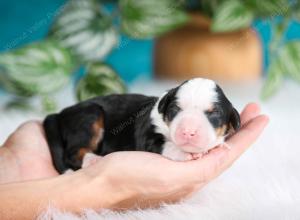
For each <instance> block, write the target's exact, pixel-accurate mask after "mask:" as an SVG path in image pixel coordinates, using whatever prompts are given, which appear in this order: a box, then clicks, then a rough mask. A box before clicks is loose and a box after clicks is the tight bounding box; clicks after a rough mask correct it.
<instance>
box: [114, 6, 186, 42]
mask: <svg viewBox="0 0 300 220" xmlns="http://www.w3.org/2000/svg"><path fill="white" fill-rule="evenodd" d="M181 3H182V1H178V0H177V1H176V0H175V1H174V0H152V1H149V0H120V1H119V7H120V11H121V26H122V30H123V32H125V33H126V34H127V35H129V36H130V37H133V38H151V37H156V36H159V35H161V34H163V33H166V32H168V31H170V30H173V29H174V28H177V27H178V26H180V25H183V24H185V23H186V22H187V20H188V16H187V14H186V13H185V12H184V11H183V10H181Z"/></svg>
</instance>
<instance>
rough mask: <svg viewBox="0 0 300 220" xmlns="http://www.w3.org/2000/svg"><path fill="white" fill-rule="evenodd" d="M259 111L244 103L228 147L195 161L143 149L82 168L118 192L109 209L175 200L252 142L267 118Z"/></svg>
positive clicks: (199, 185)
mask: <svg viewBox="0 0 300 220" xmlns="http://www.w3.org/2000/svg"><path fill="white" fill-rule="evenodd" d="M259 112H260V110H259V107H258V105H256V104H249V105H247V106H246V108H245V109H244V111H243V112H242V113H241V121H242V128H241V129H240V131H239V132H238V133H236V134H234V135H233V136H231V137H230V138H229V139H228V140H227V141H226V144H227V145H229V146H230V147H231V149H228V148H225V147H217V148H215V149H213V150H211V151H210V152H209V153H208V154H207V155H205V156H203V157H202V158H201V159H198V160H193V161H187V162H176V161H171V160H169V159H166V158H164V157H162V156H160V155H158V154H151V153H147V152H116V153H112V154H109V155H107V156H105V157H102V158H101V159H100V160H99V161H98V162H97V163H95V164H94V165H92V166H90V167H88V168H86V169H83V170H85V171H86V172H90V174H91V175H92V176H95V178H97V177H96V176H97V175H98V173H99V171H100V172H101V173H102V175H105V176H106V179H108V182H109V185H111V186H112V189H111V190H112V191H113V190H114V191H115V192H116V194H117V195H119V196H120V195H121V197H119V199H117V200H116V201H119V202H118V203H115V204H113V205H112V206H111V207H110V208H115V209H127V208H134V207H136V208H141V207H155V206H157V205H159V204H161V203H170V202H176V201H179V200H181V199H182V198H185V197H188V196H189V195H191V194H192V193H194V192H195V191H197V190H199V189H201V188H202V187H203V186H205V185H206V184H207V183H209V182H210V181H211V180H212V179H213V178H215V177H217V176H219V175H220V174H221V173H222V172H223V171H225V170H226V169H228V168H229V167H230V166H231V165H232V164H233V162H234V161H235V160H236V159H238V158H239V156H241V154H242V153H243V152H244V151H245V150H246V149H247V148H248V147H250V146H251V144H253V142H254V141H255V140H256V139H257V138H258V136H259V135H260V134H261V132H262V131H263V129H264V127H265V126H266V125H267V123H268V117H267V116H264V115H259ZM99 187H100V185H99ZM99 202H100V201H99Z"/></svg>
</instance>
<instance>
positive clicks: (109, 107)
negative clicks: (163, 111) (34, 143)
mask: <svg viewBox="0 0 300 220" xmlns="http://www.w3.org/2000/svg"><path fill="white" fill-rule="evenodd" d="M156 101H157V97H147V96H143V95H134V94H131V95H109V96H103V97H98V98H94V99H91V100H88V101H85V102H82V103H79V104H77V105H74V106H72V107H69V108H66V109H65V110H63V111H62V112H61V113H59V114H54V115H50V116H48V117H47V118H46V119H45V121H44V127H45V131H46V137H47V140H48V143H49V146H50V151H51V155H52V158H53V163H54V165H55V167H56V169H57V170H58V171H59V172H60V173H63V172H64V171H65V170H66V169H68V168H72V169H74V170H77V169H79V168H80V167H81V163H82V161H80V160H78V158H77V157H76V155H77V153H78V150H79V149H80V148H83V147H87V146H88V145H89V142H90V140H91V138H92V136H93V133H92V130H91V127H92V123H93V122H95V121H96V120H97V118H99V117H103V119H104V127H105V129H104V130H105V131H104V137H103V139H102V140H101V141H100V143H99V145H98V148H97V149H96V150H95V152H94V153H96V154H98V155H106V154H109V153H111V152H115V151H126V150H130V151H132V150H140V151H149V152H155V153H161V151H162V145H163V143H164V137H163V136H162V135H161V134H157V133H155V131H154V129H155V127H154V126H153V125H152V124H151V122H150V112H151V110H152V108H153V106H154V104H155V103H156Z"/></svg>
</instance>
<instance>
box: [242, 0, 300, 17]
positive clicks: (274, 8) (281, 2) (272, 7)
mask: <svg viewBox="0 0 300 220" xmlns="http://www.w3.org/2000/svg"><path fill="white" fill-rule="evenodd" d="M293 2H295V1H289V0H263V1H262V0H246V1H245V4H247V5H248V6H249V7H250V8H252V9H253V11H254V12H255V14H256V15H257V16H261V17H270V16H272V17H275V16H285V15H286V14H288V13H289V12H290V9H291V8H292V7H293V4H294V3H293Z"/></svg>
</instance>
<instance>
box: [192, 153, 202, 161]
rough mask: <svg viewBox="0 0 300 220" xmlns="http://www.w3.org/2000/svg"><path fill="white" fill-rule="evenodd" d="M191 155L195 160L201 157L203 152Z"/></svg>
mask: <svg viewBox="0 0 300 220" xmlns="http://www.w3.org/2000/svg"><path fill="white" fill-rule="evenodd" d="M191 155H192V158H193V160H197V159H199V158H202V157H203V153H192V154H191Z"/></svg>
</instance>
